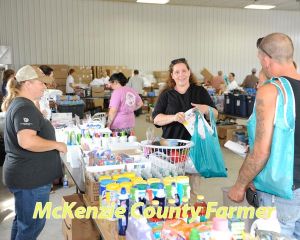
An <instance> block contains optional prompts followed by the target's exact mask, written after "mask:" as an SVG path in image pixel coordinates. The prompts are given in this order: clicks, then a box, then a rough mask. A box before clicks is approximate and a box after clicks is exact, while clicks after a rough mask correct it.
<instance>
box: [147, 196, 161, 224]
mask: <svg viewBox="0 0 300 240" xmlns="http://www.w3.org/2000/svg"><path fill="white" fill-rule="evenodd" d="M158 205H159V202H158V201H157V200H153V201H152V206H153V207H154V209H155V212H157V208H158ZM148 221H149V222H159V221H161V219H159V218H157V216H156V214H155V215H154V216H153V217H152V218H149V219H148Z"/></svg>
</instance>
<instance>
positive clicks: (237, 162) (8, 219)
mask: <svg viewBox="0 0 300 240" xmlns="http://www.w3.org/2000/svg"><path fill="white" fill-rule="evenodd" d="M151 126H152V127H153V124H151V123H148V122H146V121H145V115H141V116H139V117H138V118H137V119H136V128H135V133H136V136H137V137H138V140H139V141H141V140H144V139H146V134H145V132H146V130H147V129H148V127H151ZM154 131H155V135H156V136H161V129H160V128H155V127H154ZM222 151H223V154H224V159H225V164H226V167H227V169H228V177H227V178H212V179H204V178H202V179H201V182H200V186H199V191H200V192H201V193H202V194H203V195H204V196H205V199H206V201H207V202H208V201H214V202H219V205H222V203H223V194H222V188H223V187H226V186H231V185H232V184H233V183H234V182H235V180H236V178H237V174H238V171H239V169H240V166H241V165H242V162H243V159H242V158H241V157H239V156H238V155H236V154H234V153H232V152H230V151H229V150H227V149H224V148H222ZM0 171H1V179H2V167H1V168H0ZM73 193H75V187H74V186H72V187H70V188H67V189H66V188H60V189H57V190H56V191H55V193H52V194H51V195H50V201H52V202H53V207H55V206H58V205H60V204H61V199H62V196H64V195H70V194H73ZM13 217H14V199H13V195H12V194H11V193H10V192H9V191H8V190H7V188H6V187H5V186H3V183H2V181H1V183H0V233H1V236H0V239H1V240H6V239H7V240H8V239H10V231H11V224H12V220H13ZM61 226H62V222H61V220H55V219H53V218H51V219H49V220H47V222H46V226H45V228H44V230H43V231H42V233H41V235H40V237H39V238H38V239H40V240H53V239H55V240H62V239H63V235H62V230H61V229H62V227H61Z"/></svg>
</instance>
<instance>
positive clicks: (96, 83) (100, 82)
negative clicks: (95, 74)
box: [90, 71, 109, 86]
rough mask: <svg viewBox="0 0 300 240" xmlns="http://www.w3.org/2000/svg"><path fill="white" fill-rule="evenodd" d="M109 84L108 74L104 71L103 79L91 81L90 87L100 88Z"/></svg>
mask: <svg viewBox="0 0 300 240" xmlns="http://www.w3.org/2000/svg"><path fill="white" fill-rule="evenodd" d="M108 83H109V76H107V72H106V71H103V72H102V77H101V78H95V79H93V81H91V83H90V85H91V86H99V85H101V86H102V85H106V84H108Z"/></svg>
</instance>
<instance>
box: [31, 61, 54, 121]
mask: <svg viewBox="0 0 300 240" xmlns="http://www.w3.org/2000/svg"><path fill="white" fill-rule="evenodd" d="M39 68H40V69H41V70H42V72H43V73H44V74H45V75H46V76H48V77H50V78H51V79H52V83H51V84H50V83H45V84H46V87H47V89H48V88H53V86H55V81H54V78H53V69H52V68H51V67H49V66H47V65H41V66H39ZM47 89H46V90H45V91H44V94H43V96H42V97H41V99H40V100H39V101H35V102H34V103H35V105H36V107H37V108H38V109H39V110H40V111H41V113H42V114H43V116H44V118H46V119H48V120H50V118H51V108H50V105H49V100H50V98H49V92H48V91H47Z"/></svg>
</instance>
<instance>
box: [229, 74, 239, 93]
mask: <svg viewBox="0 0 300 240" xmlns="http://www.w3.org/2000/svg"><path fill="white" fill-rule="evenodd" d="M228 80H229V84H228V86H227V91H233V90H234V89H237V88H239V85H238V84H237V82H236V81H235V74H234V73H232V72H231V73H229V74H228Z"/></svg>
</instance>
